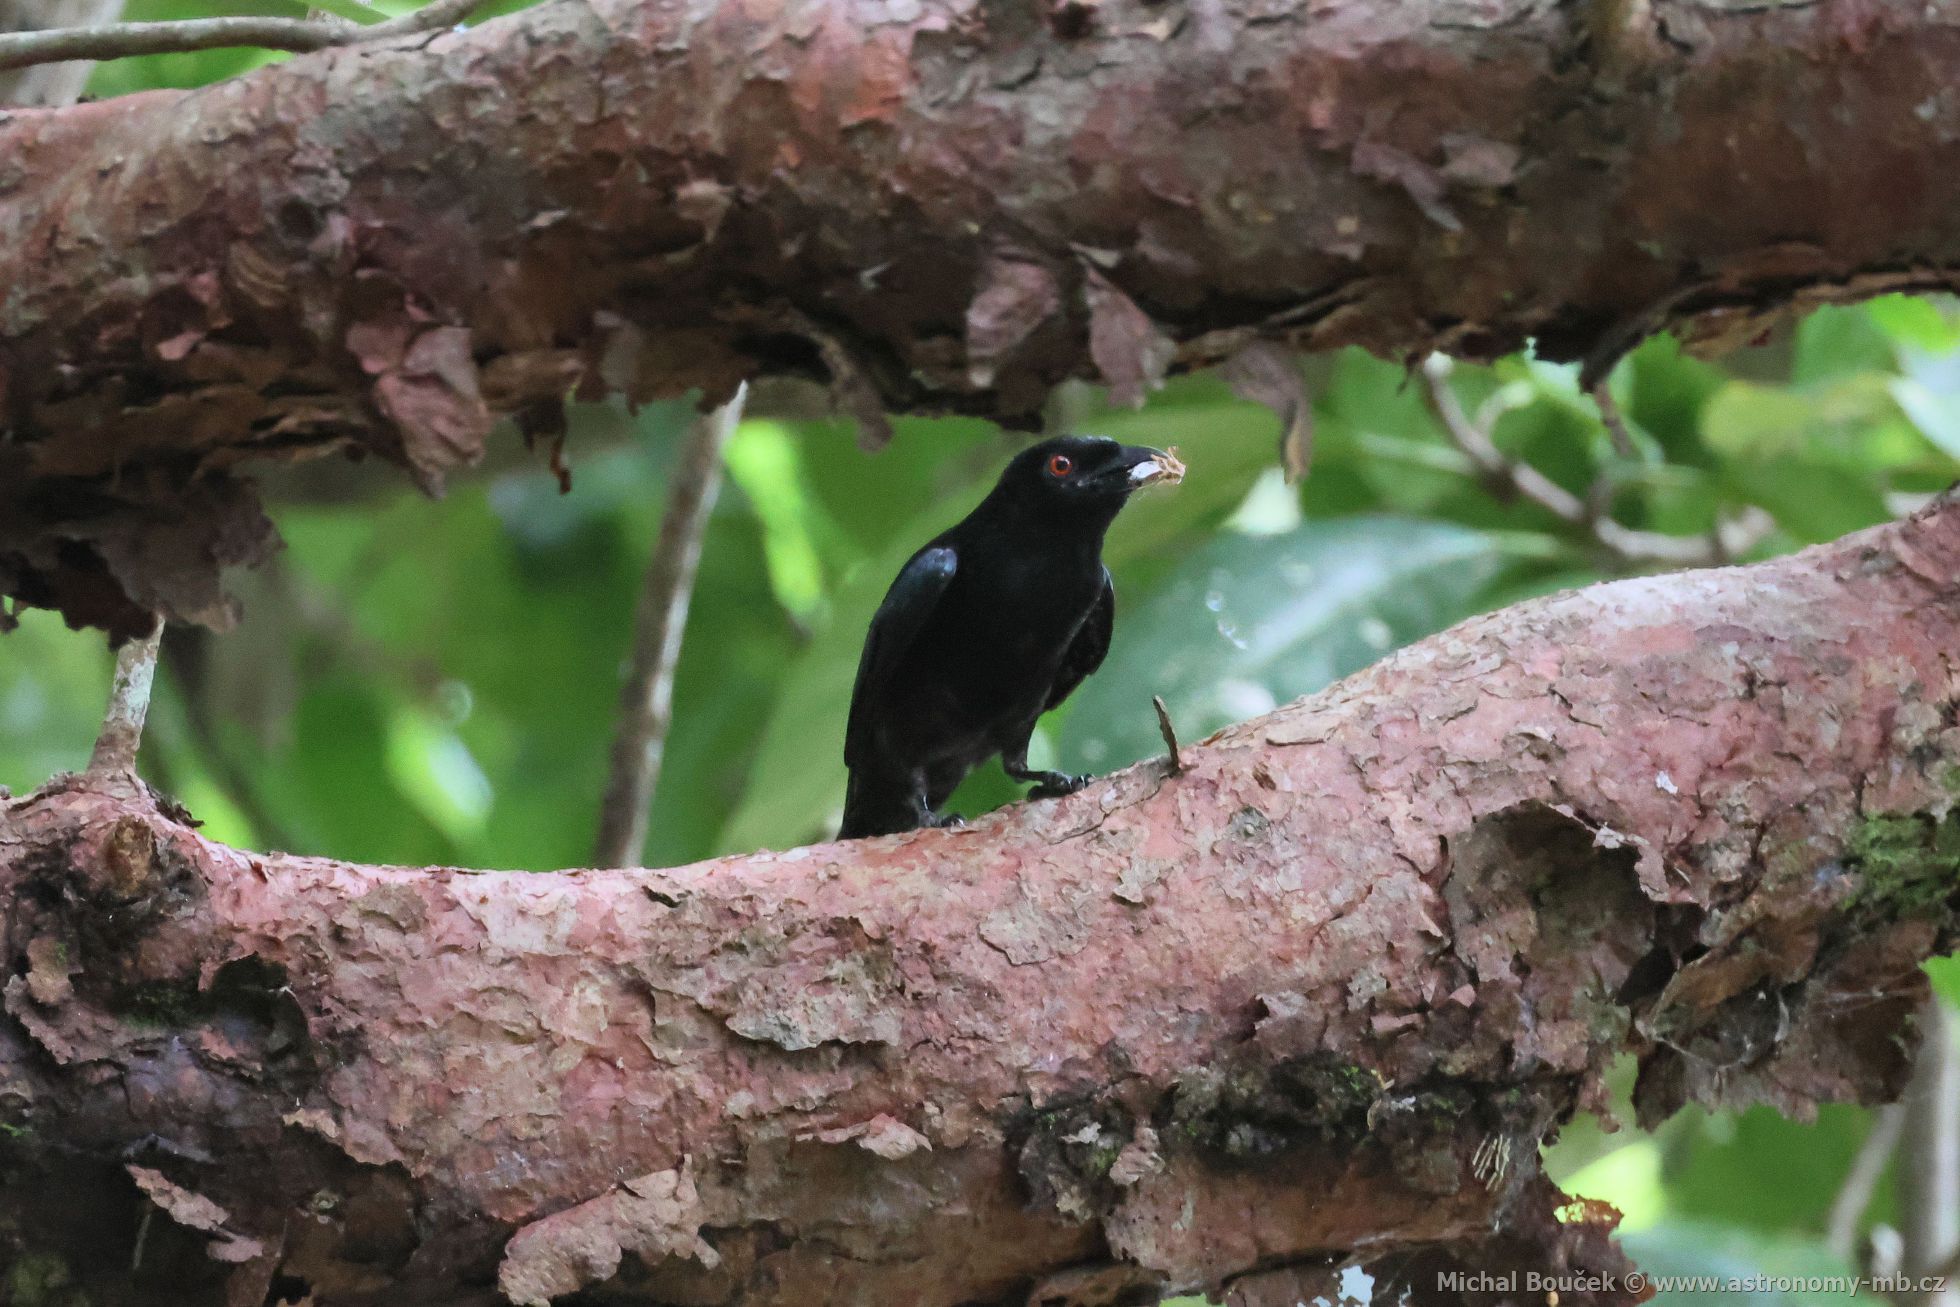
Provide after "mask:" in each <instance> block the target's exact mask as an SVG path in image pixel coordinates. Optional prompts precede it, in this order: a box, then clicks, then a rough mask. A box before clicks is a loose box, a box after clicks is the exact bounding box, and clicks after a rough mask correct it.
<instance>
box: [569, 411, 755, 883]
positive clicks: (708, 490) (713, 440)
mask: <svg viewBox="0 0 1960 1307" xmlns="http://www.w3.org/2000/svg"><path fill="white" fill-rule="evenodd" d="M747 396H748V388H747V387H746V386H744V387H743V388H742V389H741V390H738V391H736V392H735V398H733V399H731V400H729V401H728V403H726V404H724V405H722V406H721V407H720V408H718V409H716V410H715V411H714V412H713V413H709V414H707V415H705V416H703V417H700V418H697V419H696V420H695V421H694V423H693V425H692V426H691V427H690V428H689V429H688V433H687V439H686V443H685V444H684V445H683V446H682V448H681V456H680V461H679V463H678V464H677V465H676V466H675V468H674V482H673V488H672V490H671V491H670V492H669V493H668V496H667V509H666V512H665V513H664V514H663V515H662V517H661V519H660V539H659V540H658V541H657V542H656V543H655V545H654V549H653V558H652V559H651V560H650V561H649V562H648V564H647V572H646V581H645V584H644V585H643V587H642V588H641V590H640V605H639V609H638V611H637V612H636V613H635V615H634V618H633V655H632V665H631V667H630V669H629V670H628V672H627V676H626V684H625V686H624V687H623V688H622V689H621V691H620V696H619V729H618V732H617V734H616V735H615V736H614V738H613V747H612V770H611V776H610V778H609V779H608V781H607V782H606V797H605V799H604V801H603V802H602V803H601V805H600V808H599V837H598V840H597V841H596V842H595V844H594V846H593V854H592V858H593V865H594V866H599V867H626V866H632V865H634V864H636V863H638V862H639V861H640V860H641V859H642V857H643V856H644V850H645V847H646V836H647V816H648V809H649V808H650V807H651V806H652V803H653V788H654V785H655V783H656V782H657V781H658V780H659V779H660V759H661V754H662V752H663V751H664V750H665V748H666V743H667V727H668V725H669V724H670V723H671V722H672V720H673V708H674V667H675V664H677V663H678V662H679V661H680V654H681V632H682V630H683V629H684V628H685V627H686V625H687V604H688V598H689V596H690V595H691V594H692V592H693V590H694V573H695V569H696V567H697V566H698V565H699V563H700V561H701V537H702V534H703V533H704V532H705V530H706V529H707V525H708V515H709V513H710V512H711V511H712V510H713V509H714V506H715V492H716V491H717V490H718V489H719V488H720V485H721V451H722V446H723V445H725V444H727V443H728V437H729V436H730V435H731V434H732V433H733V432H734V430H735V428H736V426H737V425H739V424H740V423H741V421H742V404H743V402H744V400H745V399H746V398H747Z"/></svg>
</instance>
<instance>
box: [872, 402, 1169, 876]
mask: <svg viewBox="0 0 1960 1307" xmlns="http://www.w3.org/2000/svg"><path fill="white" fill-rule="evenodd" d="M1182 471H1183V469H1182V467H1181V466H1180V465H1179V464H1178V463H1177V462H1176V460H1175V458H1173V457H1171V456H1169V455H1166V454H1164V453H1163V452H1161V451H1159V450H1155V449H1148V448H1145V447H1142V446H1135V445H1119V444H1117V443H1116V442H1115V441H1113V440H1103V439H1099V438H1095V437H1085V436H1069V437H1064V438H1062V439H1059V440H1049V441H1044V442H1043V443H1041V444H1039V445H1035V446H1033V447H1032V448H1029V449H1026V450H1023V451H1022V452H1021V453H1020V454H1019V455H1017V456H1016V457H1015V458H1014V460H1013V461H1012V462H1010V463H1009V464H1008V465H1007V468H1006V470H1005V471H1004V472H1002V473H1001V477H1000V482H999V483H998V484H997V485H996V486H995V487H994V489H993V491H992V493H990V494H989V495H988V496H987V497H986V499H984V500H982V501H981V503H980V505H979V506H978V507H977V508H975V509H974V510H973V512H972V513H970V514H968V515H967V517H966V518H965V519H964V520H963V521H961V522H960V523H959V525H957V526H955V527H953V528H952V529H951V530H948V531H946V532H945V533H943V534H942V535H940V536H939V537H938V538H937V539H935V540H933V541H931V542H930V543H929V544H927V545H926V546H925V548H923V549H921V550H920V551H919V552H918V553H916V554H914V555H912V558H911V560H910V561H908V562H907V563H906V564H905V566H904V567H903V568H902V569H901V570H900V571H899V574H898V578H897V579H896V580H894V581H893V582H892V586H891V589H890V590H889V591H888V592H887V593H886V595H885V601H884V603H883V604H882V605H880V606H879V609H878V613H877V615H876V616H875V617H873V618H872V619H871V629H870V632H869V633H868V634H867V635H866V637H865V641H864V654H863V656H862V658H861V659H860V660H859V662H858V673H857V684H856V686H855V687H854V688H853V689H852V691H851V716H850V725H849V727H848V728H847V729H846V732H845V736H844V762H845V765H846V766H848V767H849V768H850V772H851V782H850V791H849V795H848V797H847V798H846V799H845V802H844V825H843V829H842V830H841V831H840V832H839V834H840V836H841V837H842V838H845V839H852V838H856V837H858V836H863V835H884V834H890V833H892V832H894V831H903V830H911V829H913V828H914V827H917V826H923V825H937V824H940V823H941V820H942V819H941V818H940V817H938V816H937V815H936V812H935V810H936V809H937V808H938V807H939V805H940V804H941V803H943V802H945V800H946V796H947V795H949V794H951V793H952V792H953V788H954V787H955V786H957V785H958V784H959V783H960V781H961V779H963V778H964V777H965V776H966V774H967V772H968V771H970V770H972V768H973V767H974V766H976V765H977V764H979V763H981V762H984V761H985V760H986V759H987V758H989V757H991V756H993V755H994V754H996V753H998V754H1000V755H1001V762H1002V764H1003V766H1004V767H1005V768H1006V770H1007V774H1008V775H1009V776H1011V777H1013V778H1014V779H1015V780H1021V781H1033V782H1035V785H1036V788H1035V790H1034V791H1033V793H1034V794H1035V795H1037V796H1043V795H1051V794H1066V793H1068V792H1070V791H1072V790H1075V789H1078V788H1080V787H1081V786H1082V784H1083V783H1084V782H1085V781H1086V779H1087V778H1086V777H1081V776H1069V775H1065V774H1063V773H1061V772H1049V771H1034V770H1031V769H1030V768H1029V767H1028V764H1027V754H1028V737H1029V736H1030V735H1031V734H1032V733H1033V731H1034V724H1035V720H1036V719H1037V718H1039V717H1040V716H1041V714H1042V713H1044V712H1046V711H1047V710H1048V709H1050V708H1053V707H1054V706H1055V705H1056V704H1058V703H1060V702H1061V701H1062V700H1063V699H1066V698H1067V697H1068V696H1069V693H1070V692H1071V691H1073V690H1074V689H1075V687H1076V686H1078V685H1080V684H1081V683H1082V680H1083V678H1084V677H1086V676H1088V675H1089V674H1090V673H1091V672H1093V671H1095V670H1096V668H1097V667H1099V666H1101V665H1102V660H1103V656H1104V655H1105V654H1107V653H1108V652H1109V637H1110V631H1111V628H1112V627H1113V625H1114V623H1115V619H1116V594H1115V591H1114V589H1113V588H1112V587H1111V585H1110V580H1109V571H1108V569H1107V568H1105V567H1104V566H1103V563H1102V542H1103V534H1104V532H1106V531H1107V530H1108V529H1109V524H1110V523H1111V522H1112V521H1114V520H1115V518H1116V514H1117V512H1118V511H1119V510H1120V509H1121V508H1122V507H1123V504H1124V501H1125V500H1127V499H1128V498H1129V496H1130V492H1131V491H1133V490H1135V489H1136V488H1137V487H1138V486H1140V485H1145V484H1148V483H1149V482H1151V481H1154V480H1161V479H1166V478H1168V479H1175V478H1176V477H1177V476H1178V475H1181V474H1182Z"/></svg>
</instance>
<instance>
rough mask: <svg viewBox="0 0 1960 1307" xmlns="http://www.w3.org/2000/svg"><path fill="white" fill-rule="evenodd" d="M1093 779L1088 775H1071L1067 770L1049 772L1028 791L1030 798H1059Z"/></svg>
mask: <svg viewBox="0 0 1960 1307" xmlns="http://www.w3.org/2000/svg"><path fill="white" fill-rule="evenodd" d="M1091 779H1093V778H1092V777H1089V776H1071V775H1070V774H1068V773H1067V772H1051V773H1050V774H1049V775H1047V776H1044V777H1043V778H1042V779H1041V780H1040V781H1039V782H1038V783H1037V784H1036V785H1035V787H1034V788H1033V789H1031V790H1029V791H1028V797H1029V798H1030V799H1059V798H1061V797H1062V796H1063V795H1064V794H1073V793H1075V792H1076V791H1077V790H1079V789H1081V788H1082V787H1083V786H1085V785H1087V784H1088V783H1089V782H1090V780H1091Z"/></svg>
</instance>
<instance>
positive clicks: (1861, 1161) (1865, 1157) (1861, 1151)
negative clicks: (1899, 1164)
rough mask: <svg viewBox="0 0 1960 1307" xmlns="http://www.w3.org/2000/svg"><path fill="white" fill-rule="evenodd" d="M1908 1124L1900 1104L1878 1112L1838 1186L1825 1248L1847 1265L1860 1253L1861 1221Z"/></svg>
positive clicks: (1889, 1104)
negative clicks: (1901, 1133)
mask: <svg viewBox="0 0 1960 1307" xmlns="http://www.w3.org/2000/svg"><path fill="white" fill-rule="evenodd" d="M1904 1121H1905V1109H1904V1108H1902V1107H1900V1106H1899V1105H1898V1104H1897V1103H1888V1104H1886V1105H1885V1106H1884V1107H1881V1108H1880V1109H1879V1110H1878V1111H1877V1112H1875V1113H1874V1114H1873V1115H1872V1123H1871V1128H1870V1129H1869V1130H1867V1131H1866V1132H1865V1141H1864V1142H1863V1143H1862V1144H1860V1145H1858V1155H1857V1156H1856V1157H1854V1158H1852V1159H1851V1168H1850V1169H1849V1170H1848V1171H1846V1172H1845V1173H1844V1183H1843V1184H1841V1185H1839V1186H1838V1192H1837V1197H1836V1199H1834V1200H1833V1201H1832V1203H1831V1215H1830V1218H1829V1219H1828V1220H1826V1221H1825V1223H1824V1247H1825V1248H1827V1249H1829V1250H1830V1252H1831V1254H1832V1255H1833V1256H1836V1257H1838V1258H1841V1259H1842V1260H1844V1261H1845V1262H1850V1261H1851V1259H1852V1256H1853V1254H1855V1253H1856V1252H1857V1250H1858V1222H1859V1221H1861V1220H1863V1219H1864V1215H1865V1209H1866V1208H1868V1207H1870V1206H1871V1204H1872V1195H1873V1194H1874V1193H1876V1192H1877V1191H1878V1182H1879V1180H1880V1179H1882V1178H1883V1177H1884V1175H1885V1168H1886V1166H1887V1165H1889V1164H1890V1163H1891V1161H1892V1154H1893V1153H1894V1152H1896V1151H1898V1147H1899V1127H1900V1126H1901V1125H1902V1124H1903V1123H1904Z"/></svg>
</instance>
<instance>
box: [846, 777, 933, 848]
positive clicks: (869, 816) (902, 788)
mask: <svg viewBox="0 0 1960 1307" xmlns="http://www.w3.org/2000/svg"><path fill="white" fill-rule="evenodd" d="M918 824H919V810H918V803H917V800H916V799H915V798H914V797H913V794H912V790H911V787H910V786H908V785H898V784H894V783H893V782H891V781H889V780H887V779H885V778H884V777H880V776H868V775H866V774H864V773H863V772H857V771H854V772H852V773H851V781H850V784H849V785H848V786H847V787H846V788H845V790H844V824H843V825H842V826H841V827H839V828H838V831H837V838H838V839H840V840H857V839H863V838H864V837H865V836H867V835H896V834H898V833H899V832H900V831H907V830H912V829H915V828H916V827H917V826H918Z"/></svg>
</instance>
